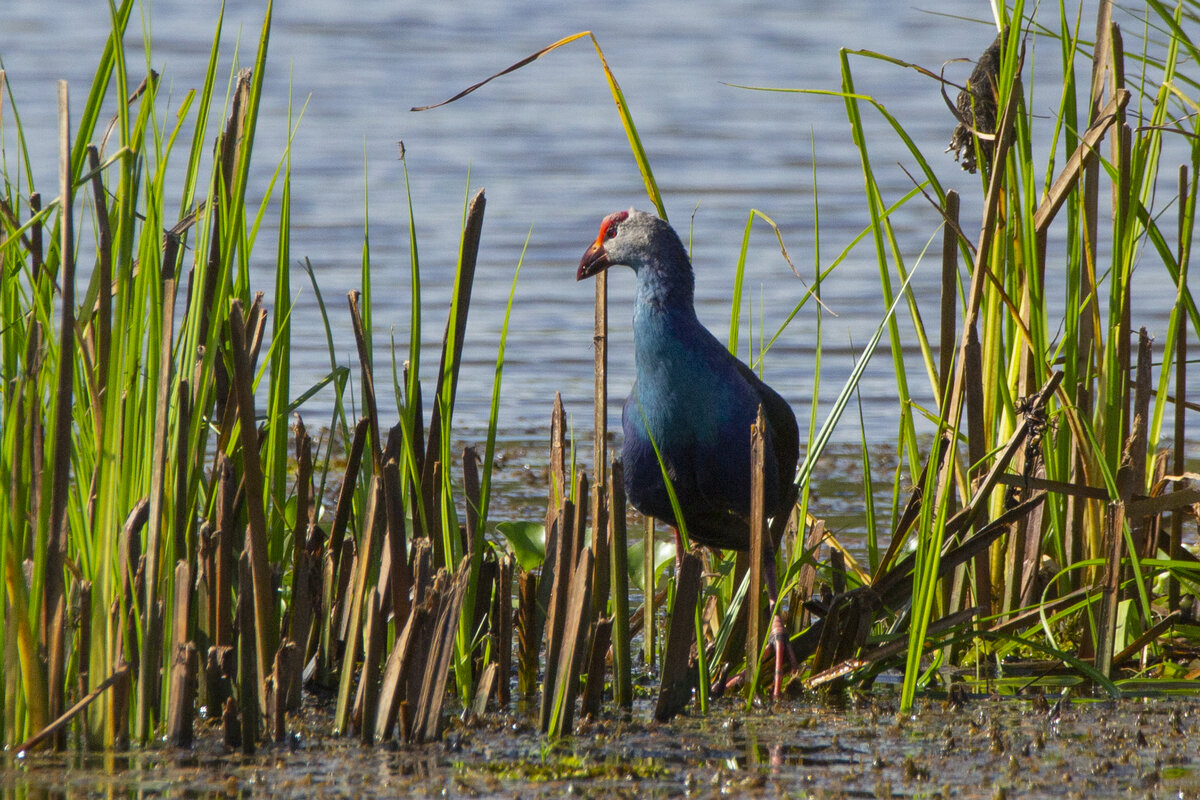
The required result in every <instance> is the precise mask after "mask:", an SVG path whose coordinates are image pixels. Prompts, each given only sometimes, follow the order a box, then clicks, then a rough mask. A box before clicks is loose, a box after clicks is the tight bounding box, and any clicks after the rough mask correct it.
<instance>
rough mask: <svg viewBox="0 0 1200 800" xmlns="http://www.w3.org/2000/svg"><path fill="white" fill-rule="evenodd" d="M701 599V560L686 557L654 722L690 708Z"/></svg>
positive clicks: (677, 587) (677, 586)
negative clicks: (697, 616)
mask: <svg viewBox="0 0 1200 800" xmlns="http://www.w3.org/2000/svg"><path fill="white" fill-rule="evenodd" d="M699 595H700V559H699V558H697V557H696V556H694V555H693V554H691V553H684V554H683V558H681V559H680V560H679V576H678V579H677V580H676V581H675V604H674V605H673V606H672V607H671V618H670V621H669V622H668V624H667V644H666V648H665V652H664V653H663V668H662V679H661V682H660V683H659V688H658V702H657V703H656V704H655V707H654V719H656V720H658V721H659V722H666V721H667V720H669V719H670V718H671V717H673V716H675V715H676V714H678V713H679V712H681V711H683V710H684V709H685V708H687V705H688V703H689V702H690V701H691V698H692V685H691V681H690V680H689V678H688V673H689V664H690V662H691V650H692V641H693V634H694V633H695V631H696V600H697V598H698V597H699Z"/></svg>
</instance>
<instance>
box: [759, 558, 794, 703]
mask: <svg viewBox="0 0 1200 800" xmlns="http://www.w3.org/2000/svg"><path fill="white" fill-rule="evenodd" d="M763 558H764V560H765V561H766V563H765V564H763V572H764V574H765V577H766V579H767V597H768V598H769V599H770V601H771V638H770V642H771V644H772V645H773V646H774V648H775V681H774V683H773V684H772V686H771V689H772V696H773V697H774V698H775V699H779V696H780V694H782V688H783V657H784V653H787V660H788V664H789V665H790V666H791V668H792V669H796V668H797V667H798V666H799V664H797V663H796V655H795V654H794V653H793V652H792V645H791V642H789V641H788V638H787V631H786V629H785V628H784V627H783V619H782V618H780V616H779V577H778V576H777V575H776V574H775V555H774V554H773V553H765V554H764V556H763Z"/></svg>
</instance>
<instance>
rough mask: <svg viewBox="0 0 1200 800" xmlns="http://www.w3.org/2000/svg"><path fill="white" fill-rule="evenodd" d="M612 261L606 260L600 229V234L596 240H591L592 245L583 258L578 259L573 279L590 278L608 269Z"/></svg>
mask: <svg viewBox="0 0 1200 800" xmlns="http://www.w3.org/2000/svg"><path fill="white" fill-rule="evenodd" d="M611 263H612V262H610V261H609V260H608V253H606V252H605V251H604V231H603V230H601V231H600V235H599V236H597V237H596V241H594V242H592V246H591V247H589V248H588V249H587V252H586V253H584V254H583V258H581V259H580V260H579V271H578V272H576V273H575V280H577V281H581V280H583V279H584V278H590V277H592V276H593V275H597V274H599V273H601V272H603V271H604V270H606V269H608V268H609V266H610V265H611Z"/></svg>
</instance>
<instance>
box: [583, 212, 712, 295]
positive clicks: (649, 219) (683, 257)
mask: <svg viewBox="0 0 1200 800" xmlns="http://www.w3.org/2000/svg"><path fill="white" fill-rule="evenodd" d="M614 264H621V265H624V266H626V267H630V268H632V269H633V271H634V272H639V273H640V272H641V271H642V268H643V267H650V268H651V269H654V270H656V271H661V272H663V273H670V272H676V271H679V272H686V273H687V274H688V276H690V274H691V264H690V263H689V261H688V257H687V251H685V250H684V249H683V244H682V243H681V242H680V241H679V237H678V236H677V235H676V234H675V231H674V230H672V229H671V226H670V225H668V224H667V223H666V222H664V221H663V220H661V219H659V218H658V217H656V216H654V215H652V214H647V213H646V212H645V211H638V210H637V209H634V208H631V209H629V210H628V211H617V212H616V213H613V214H609V215H608V216H607V217H605V218H604V221H603V222H602V223H600V233H599V235H598V236H596V241H594V242H592V245H591V247H589V248H588V249H587V252H586V253H584V255H583V258H582V259H581V260H580V262H579V271H578V272H576V273H575V278H576V280H583V279H584V278H590V277H592V276H593V275H596V274H598V273H600V272H603V271H604V270H606V269H608V268H609V267H611V266H613V265H614Z"/></svg>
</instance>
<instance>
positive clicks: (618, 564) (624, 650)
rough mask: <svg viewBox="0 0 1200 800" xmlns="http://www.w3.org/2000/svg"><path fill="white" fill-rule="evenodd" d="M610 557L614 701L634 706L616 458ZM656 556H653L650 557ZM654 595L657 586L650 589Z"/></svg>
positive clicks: (611, 477) (622, 490) (610, 503)
mask: <svg viewBox="0 0 1200 800" xmlns="http://www.w3.org/2000/svg"><path fill="white" fill-rule="evenodd" d="M608 531H609V551H608V552H609V556H610V558H611V560H612V566H611V568H610V569H609V576H610V577H611V579H612V609H613V614H612V618H613V629H612V651H613V701H614V702H615V703H616V705H617V707H618V708H621V709H625V710H627V711H628V710H630V709H632V708H633V678H632V673H633V665H632V659H631V658H630V652H629V648H630V645H631V644H632V642H631V641H630V638H629V637H630V633H629V569H628V566H629V565H628V555H629V553H628V537H627V532H626V530H625V479H624V469H623V467H622V465H621V462H620V461H619V460H618V459H615V458H614V459H613V460H612V464H611V469H610V470H609V482H608ZM650 558H651V559H653V555H652V554H651V556H650ZM648 591H649V593H650V594H651V595H652V594H653V593H654V589H653V587H650V588H649V589H648Z"/></svg>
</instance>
